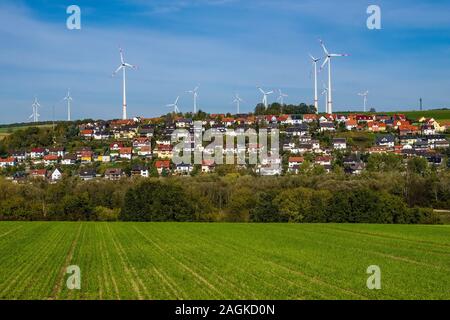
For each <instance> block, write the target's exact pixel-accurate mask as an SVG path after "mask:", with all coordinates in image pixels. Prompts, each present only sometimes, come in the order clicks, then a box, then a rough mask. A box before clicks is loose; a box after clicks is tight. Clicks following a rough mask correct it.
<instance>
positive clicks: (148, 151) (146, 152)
mask: <svg viewBox="0 0 450 320" xmlns="http://www.w3.org/2000/svg"><path fill="white" fill-rule="evenodd" d="M138 156H140V157H145V158H151V157H152V147H150V146H148V147H141V148H140V150H139V151H138Z"/></svg>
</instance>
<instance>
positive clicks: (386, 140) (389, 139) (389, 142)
mask: <svg viewBox="0 0 450 320" xmlns="http://www.w3.org/2000/svg"><path fill="white" fill-rule="evenodd" d="M375 143H376V145H377V146H381V147H388V148H393V147H394V146H395V136H394V135H392V134H386V135H381V136H377V138H376V141H375Z"/></svg>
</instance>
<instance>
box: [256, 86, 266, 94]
mask: <svg viewBox="0 0 450 320" xmlns="http://www.w3.org/2000/svg"><path fill="white" fill-rule="evenodd" d="M258 89H259V91H261V93H262V94H266V93H265V92H264V90H263V89H262V88H260V87H258Z"/></svg>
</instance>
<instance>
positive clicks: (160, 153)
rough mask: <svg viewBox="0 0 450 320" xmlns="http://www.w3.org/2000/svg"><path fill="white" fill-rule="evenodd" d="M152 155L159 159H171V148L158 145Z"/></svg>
mask: <svg viewBox="0 0 450 320" xmlns="http://www.w3.org/2000/svg"><path fill="white" fill-rule="evenodd" d="M153 153H154V155H155V156H156V157H157V158H160V159H172V157H173V147H172V146H171V145H165V144H158V145H156V148H155V150H154V151H153Z"/></svg>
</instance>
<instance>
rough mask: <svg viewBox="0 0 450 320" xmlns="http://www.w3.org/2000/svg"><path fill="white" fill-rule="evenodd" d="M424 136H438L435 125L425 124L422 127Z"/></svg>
mask: <svg viewBox="0 0 450 320" xmlns="http://www.w3.org/2000/svg"><path fill="white" fill-rule="evenodd" d="M422 134H423V135H426V136H428V135H433V134H436V129H435V128H434V125H432V124H424V125H423V126H422Z"/></svg>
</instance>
